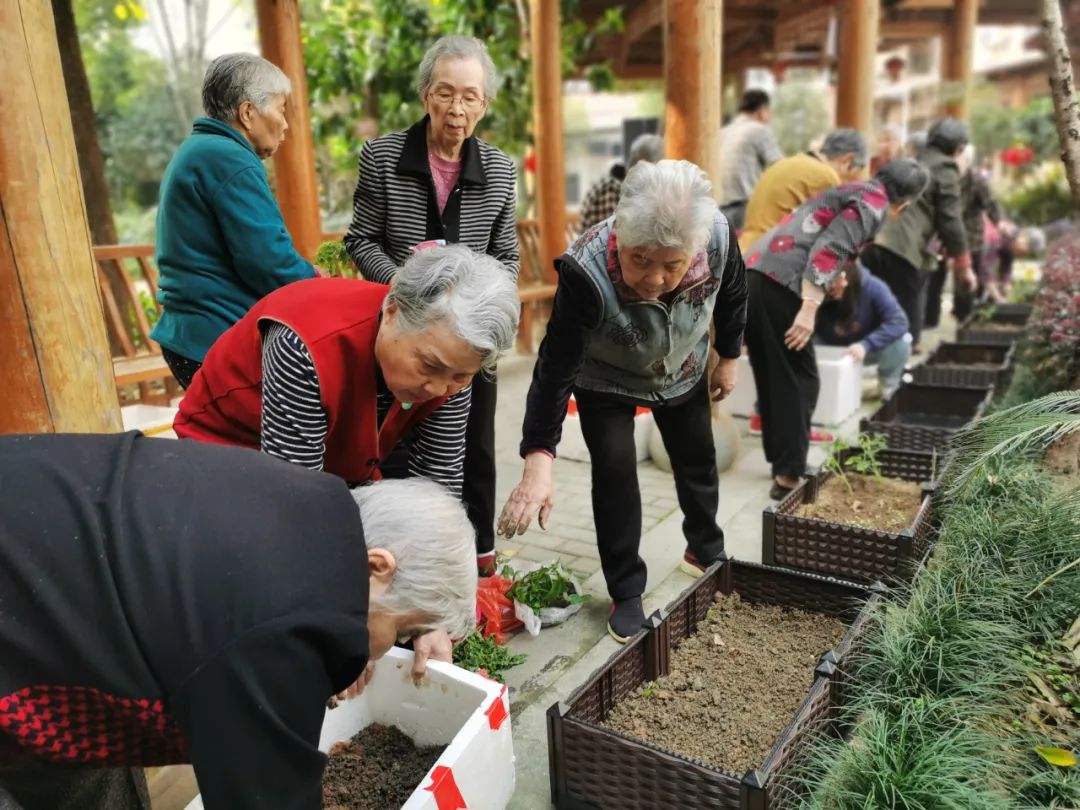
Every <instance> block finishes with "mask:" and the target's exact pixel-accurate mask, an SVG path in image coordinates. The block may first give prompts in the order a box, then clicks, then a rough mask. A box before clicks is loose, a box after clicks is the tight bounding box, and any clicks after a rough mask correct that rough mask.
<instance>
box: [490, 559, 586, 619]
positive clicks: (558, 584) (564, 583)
mask: <svg viewBox="0 0 1080 810" xmlns="http://www.w3.org/2000/svg"><path fill="white" fill-rule="evenodd" d="M503 571H504V574H503V575H504V576H506V574H505V572H506V571H507V569H506V568H504V569H503ZM511 573H512V572H511ZM513 578H516V576H515V577H513ZM506 595H507V596H509V597H510V598H511V599H514V600H516V601H518V602H520V603H521V604H523V605H527V606H528V607H530V608H532V609H533V610H534V611H539V610H541V609H543V608H546V607H566V606H567V605H580V604H581V603H582V602H585V601H587V600H588V598H589V597H588V596H586V595H582V594H577V593H574V592H573V591H572V590H571V580H570V572H569V571H568V570H567V569H566V568H565V566H563V565H562V564H561V563H552V564H551V565H543V566H541V567H540V568H537V569H536V570H535V571H530V572H529V573H528V574H525V575H524V576H523V577H521V578H520V579H517V581H516V582H515V583H514V585H513V587H511V588H510V590H508V591H507V592H506Z"/></svg>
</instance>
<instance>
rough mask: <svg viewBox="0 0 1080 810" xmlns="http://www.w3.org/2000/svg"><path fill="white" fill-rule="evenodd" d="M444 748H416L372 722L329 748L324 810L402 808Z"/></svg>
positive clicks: (393, 731)
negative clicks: (344, 740)
mask: <svg viewBox="0 0 1080 810" xmlns="http://www.w3.org/2000/svg"><path fill="white" fill-rule="evenodd" d="M444 750H445V746H441V745H436V746H432V747H430V748H417V747H416V745H415V744H414V743H413V741H412V740H410V739H409V738H408V737H407V736H405V734H404V733H402V732H401V731H400V730H399V729H397V728H394V727H393V726H384V725H382V724H381V723H372V724H371V725H370V726H368V727H367V728H365V729H363V730H362V731H360V733H359V734H357V735H356V736H354V737H353V738H352V739H351V740H348V741H346V742H339V743H338V744H337V745H335V746H334V747H333V748H331V749H330V759H329V761H328V762H327V763H326V772H325V773H324V774H323V807H324V808H325V810H388V808H392V807H401V805H403V804H405V802H406V801H407V800H408V798H409V796H410V795H412V792H413V791H414V790H416V788H417V786H418V785H419V784H420V782H421V781H422V780H423V778H424V775H425V774H427V772H428V771H429V770H431V766H432V765H434V764H435V761H436V760H438V758H439V755H440V754H442V752H443V751H444Z"/></svg>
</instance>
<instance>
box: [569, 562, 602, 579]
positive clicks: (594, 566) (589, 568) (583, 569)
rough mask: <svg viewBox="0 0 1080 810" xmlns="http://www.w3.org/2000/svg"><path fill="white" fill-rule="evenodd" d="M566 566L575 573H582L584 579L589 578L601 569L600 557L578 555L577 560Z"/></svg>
mask: <svg viewBox="0 0 1080 810" xmlns="http://www.w3.org/2000/svg"><path fill="white" fill-rule="evenodd" d="M566 567H567V568H569V569H570V570H571V571H573V572H574V573H577V574H581V575H582V579H588V578H589V577H590V576H592V575H593V574H595V573H596V572H597V571H599V570H600V558H599V557H578V558H577V559H576V560H573V561H571V562H569V563H567V566H566Z"/></svg>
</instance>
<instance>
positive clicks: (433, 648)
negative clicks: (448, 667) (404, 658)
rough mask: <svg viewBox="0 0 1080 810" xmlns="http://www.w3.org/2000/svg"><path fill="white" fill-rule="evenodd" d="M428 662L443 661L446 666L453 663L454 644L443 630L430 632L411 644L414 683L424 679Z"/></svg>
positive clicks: (418, 637)
mask: <svg viewBox="0 0 1080 810" xmlns="http://www.w3.org/2000/svg"><path fill="white" fill-rule="evenodd" d="M429 660H431V661H445V662H446V663H448V664H450V663H452V662H453V660H454V643H453V642H452V641H451V640H450V634H449V633H447V632H446V631H445V630H432V631H431V632H430V633H424V635H422V636H417V637H416V640H415V641H414V642H413V665H412V676H413V680H414V681H419V680H420V679H421V678H423V677H424V673H426V672H427V662H428V661H429Z"/></svg>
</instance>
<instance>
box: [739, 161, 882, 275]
mask: <svg viewBox="0 0 1080 810" xmlns="http://www.w3.org/2000/svg"><path fill="white" fill-rule="evenodd" d="M888 212H889V197H888V195H887V194H886V193H885V187H884V186H882V185H881V183H879V182H877V181H876V180H867V181H865V182H860V183H844V184H843V185H839V186H836V187H834V188H829V189H826V190H825V191H822V192H821V193H820V194H818V195H817V196H815V197H811V198H810V199H809V200H807V201H806V202H805V203H803V204H802V205H801V206H799V207H798V208H796V209H795V210H794V211H793V212H792V213H790V214H788V215H787V216H786V217H784V218H783V219H782V220H780V223H779V224H778V225H777V226H776V227H775V228H773V229H772V230H770V231H768V232H766V233H765V234H764V235H763V236H761V238H759V239H758V240H757V241H756V242H754V244H753V245H751V246H750V249H749V250H748V251H747V254H746V267H747V269H749V270H756V271H757V272H759V273H764V274H765V275H766V276H768V277H769V278H771V279H773V280H774V281H776V282H778V283H780V284H783V285H784V286H785V287H787V288H788V289H789V290H792V291H793V292H795V293H796V294H799V295H801V294H802V280H803V279H804V278H805V279H807V280H809V281H811V282H812V283H814V284H816V285H817V286H819V287H823V288H825V287H828V286H829V284H830V283H831V282H832V279H833V276H834V275H835V274H836V271H837V269H839V268H840V267H842V266H843V265H844V264H845V263H846V262H847V261H848V260H849V259H853V258H855V257H856V256H857V255H858V254H859V252H860V251H861V250H862V249H863V247H864V246H865V245H867V244H869V243H870V242H872V241H873V240H874V237H875V236H876V235H877V233H878V231H880V230H881V228H882V226H883V225H884V224H885V221H886V219H887V218H888Z"/></svg>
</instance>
